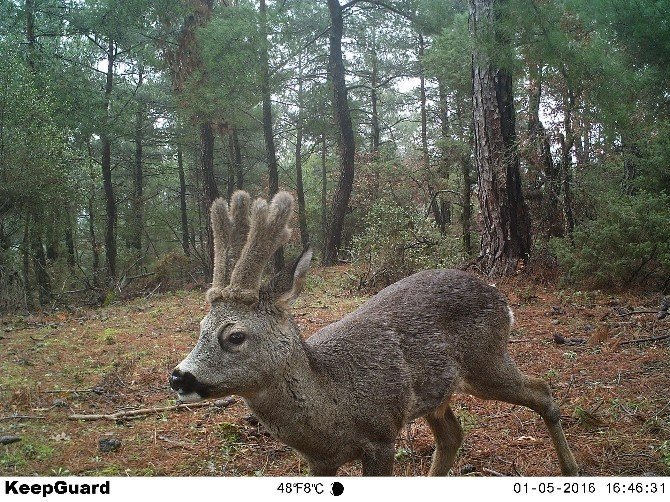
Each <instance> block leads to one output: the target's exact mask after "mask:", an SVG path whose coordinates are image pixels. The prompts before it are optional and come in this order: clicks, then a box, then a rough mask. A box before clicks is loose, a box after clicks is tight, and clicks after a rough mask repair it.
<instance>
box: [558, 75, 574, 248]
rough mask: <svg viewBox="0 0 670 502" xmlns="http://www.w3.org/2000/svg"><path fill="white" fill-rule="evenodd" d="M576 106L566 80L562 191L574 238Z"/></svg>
mask: <svg viewBox="0 0 670 502" xmlns="http://www.w3.org/2000/svg"><path fill="white" fill-rule="evenodd" d="M574 107H575V95H574V93H573V91H572V90H571V89H570V86H569V85H568V84H567V82H566V91H565V92H564V94H563V131H564V133H563V134H561V137H560V140H561V189H562V190H561V191H562V192H563V225H564V232H565V235H567V236H570V238H572V237H571V236H572V230H573V229H574V228H575V218H574V215H573V212H572V147H573V146H574V143H575V135H574V132H573V130H572V111H573V110H574Z"/></svg>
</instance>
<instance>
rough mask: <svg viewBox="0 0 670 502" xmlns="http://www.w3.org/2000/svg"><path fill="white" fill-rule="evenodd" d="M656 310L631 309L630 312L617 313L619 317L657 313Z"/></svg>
mask: <svg viewBox="0 0 670 502" xmlns="http://www.w3.org/2000/svg"><path fill="white" fill-rule="evenodd" d="M658 313H659V311H658V310H633V311H631V312H622V313H621V314H618V316H619V317H626V316H629V315H635V314H658Z"/></svg>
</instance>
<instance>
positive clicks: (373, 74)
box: [370, 27, 381, 153]
mask: <svg viewBox="0 0 670 502" xmlns="http://www.w3.org/2000/svg"><path fill="white" fill-rule="evenodd" d="M376 35H377V32H376V31H375V28H374V27H372V35H371V38H372V40H371V46H372V47H371V48H372V64H371V65H370V66H371V68H370V102H371V108H372V117H371V120H370V122H371V125H372V141H371V143H372V144H371V151H372V153H376V152H378V151H379V144H380V142H381V131H380V129H379V109H378V108H379V106H378V102H379V97H378V96H377V84H378V80H379V77H378V73H379V68H378V67H379V64H378V63H379V62H378V58H377V36H376Z"/></svg>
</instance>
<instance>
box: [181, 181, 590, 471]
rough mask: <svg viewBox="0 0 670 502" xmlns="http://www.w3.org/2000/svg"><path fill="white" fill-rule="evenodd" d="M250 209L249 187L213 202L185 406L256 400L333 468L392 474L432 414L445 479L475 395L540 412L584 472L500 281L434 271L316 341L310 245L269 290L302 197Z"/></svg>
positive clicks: (267, 417) (257, 407)
mask: <svg viewBox="0 0 670 502" xmlns="http://www.w3.org/2000/svg"><path fill="white" fill-rule="evenodd" d="M250 205H251V202H250V197H249V194H247V193H246V192H242V191H237V192H235V193H234V194H233V196H232V198H231V204H230V208H229V207H228V204H227V203H226V201H225V200H223V199H218V200H216V201H215V202H214V203H213V205H212V209H211V221H212V229H213V231H214V276H213V282H212V287H211V289H210V290H209V291H208V292H207V295H206V297H207V301H208V302H209V303H210V304H211V309H210V311H209V313H208V314H207V315H206V316H205V318H204V319H203V320H202V321H201V323H200V338H199V340H198V342H197V344H196V346H195V347H194V349H193V350H192V351H191V353H190V354H189V355H188V356H187V357H186V359H184V360H183V361H182V362H181V363H179V365H178V366H177V367H176V368H175V369H174V371H173V373H172V375H171V376H170V385H171V386H172V388H173V389H174V390H176V391H177V392H178V395H179V398H180V400H181V401H184V402H190V401H196V400H200V399H203V398H208V397H223V396H226V395H230V394H236V395H239V396H241V397H243V398H244V400H245V401H246V403H247V405H248V406H249V408H251V410H253V412H254V413H255V414H256V415H257V416H258V418H259V420H260V421H261V423H262V424H263V425H264V426H265V427H267V429H269V431H270V432H271V433H272V434H273V435H274V436H276V437H277V438H278V439H279V440H281V441H283V442H285V443H286V444H288V445H289V446H291V447H293V448H294V449H295V450H297V451H298V452H299V453H300V454H302V456H303V457H304V458H305V459H306V460H307V463H308V464H309V468H310V473H311V474H313V475H320V476H333V475H335V474H336V472H337V469H338V468H339V467H340V466H341V465H342V464H344V463H345V462H349V461H351V460H356V459H361V460H362V466H363V474H364V475H367V476H369V475H378V476H389V475H391V474H392V472H393V459H394V444H395V439H396V436H397V435H398V433H399V432H400V431H401V429H402V428H403V426H404V425H405V424H407V423H408V422H410V421H411V420H414V419H416V418H419V417H424V418H425V419H426V421H427V422H428V425H429V426H430V429H431V430H432V432H433V434H434V436H435V441H436V443H437V444H436V449H435V451H434V453H433V459H432V464H431V467H430V472H429V474H430V475H446V474H447V473H448V471H449V469H450V467H451V466H452V464H453V462H454V459H455V457H456V452H457V450H458V448H459V446H460V445H461V442H462V440H463V431H462V430H461V427H460V425H459V422H458V419H457V418H456V416H455V415H454V413H453V411H452V409H451V408H450V406H449V402H450V398H451V396H452V395H453V394H454V393H458V392H465V393H469V394H472V395H475V396H478V397H481V398H484V399H496V400H500V401H506V402H508V403H514V404H519V405H523V406H527V407H529V408H531V409H533V410H535V411H536V412H537V413H539V414H540V415H541V416H542V418H543V419H544V422H545V423H546V426H547V428H548V429H549V434H550V436H551V439H552V441H553V443H554V447H555V448H556V451H557V453H558V460H559V464H560V468H561V471H562V473H563V474H565V475H576V474H577V464H576V463H575V460H574V458H573V456H572V453H571V452H570V448H569V446H568V443H567V441H566V439H565V436H564V434H563V429H562V427H561V422H560V412H559V408H558V406H557V405H556V404H555V403H554V401H553V399H552V397H551V393H550V390H549V386H548V385H547V384H546V383H545V382H544V381H543V380H541V379H538V378H530V377H527V376H525V375H523V374H522V373H521V372H520V371H519V370H518V369H517V367H516V366H515V364H514V362H513V360H512V358H511V357H510V355H509V353H508V350H507V343H508V336H509V331H510V326H511V324H512V321H513V316H512V311H511V310H510V308H509V307H508V306H507V302H506V300H505V298H504V297H503V295H502V294H501V293H500V292H499V291H498V290H497V289H496V288H495V287H493V286H489V285H488V284H486V283H485V282H483V281H481V280H480V279H478V278H477V277H475V276H474V275H471V274H469V273H466V272H461V271H457V270H426V271H423V272H419V273H417V274H414V275H412V276H410V277H407V278H406V279H403V280H401V281H399V282H397V283H395V284H392V285H391V286H389V287H387V288H386V289H384V290H382V291H381V292H380V293H378V294H377V295H376V296H374V297H373V298H371V299H370V300H368V301H367V302H366V303H365V304H363V305H362V306H361V307H360V308H359V309H358V310H356V311H355V312H352V313H350V314H348V315H346V316H345V317H344V318H342V319H341V320H340V321H337V322H335V323H333V324H331V325H329V326H326V327H325V328H323V329H322V330H321V331H319V332H317V333H316V334H314V335H313V336H311V337H309V338H308V339H306V340H303V339H302V338H301V336H300V333H299V331H298V327H297V325H296V323H295V322H294V320H293V318H292V316H291V314H290V307H291V305H292V303H293V302H294V301H295V300H296V298H297V297H298V294H299V293H300V291H301V290H302V287H303V284H304V281H305V276H306V274H307V270H308V268H309V264H310V260H311V258H312V252H311V250H310V249H309V248H308V249H306V250H305V251H304V252H303V253H302V255H301V256H300V257H299V258H298V259H297V260H296V262H295V264H294V265H293V266H292V268H291V269H290V271H287V272H284V273H281V274H278V275H276V276H275V277H274V278H273V279H271V280H270V281H269V282H268V283H267V284H265V285H263V286H262V285H261V276H262V273H263V269H264V268H265V265H266V264H267V263H268V262H269V260H270V259H271V257H272V255H273V254H274V252H275V251H276V250H277V249H279V247H281V246H282V245H283V244H284V243H286V241H287V240H288V239H289V237H290V235H291V231H290V230H289V228H288V227H287V222H288V219H289V217H290V216H291V213H292V210H293V198H292V196H291V195H289V194H288V193H286V192H280V193H278V194H277V195H275V197H274V198H273V200H272V202H271V203H270V204H269V205H268V203H267V202H266V201H264V200H261V199H257V200H256V201H255V202H254V203H253V207H251V209H250Z"/></svg>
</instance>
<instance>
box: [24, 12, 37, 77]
mask: <svg viewBox="0 0 670 502" xmlns="http://www.w3.org/2000/svg"><path fill="white" fill-rule="evenodd" d="M25 14H26V41H27V42H28V57H27V62H28V66H29V67H30V69H31V71H34V70H35V42H36V38H35V0H26V3H25Z"/></svg>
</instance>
